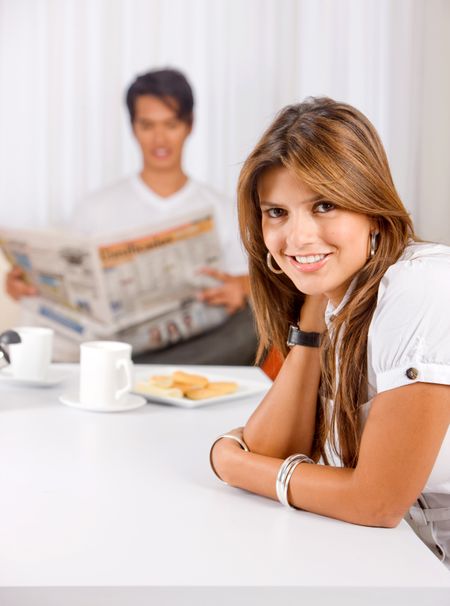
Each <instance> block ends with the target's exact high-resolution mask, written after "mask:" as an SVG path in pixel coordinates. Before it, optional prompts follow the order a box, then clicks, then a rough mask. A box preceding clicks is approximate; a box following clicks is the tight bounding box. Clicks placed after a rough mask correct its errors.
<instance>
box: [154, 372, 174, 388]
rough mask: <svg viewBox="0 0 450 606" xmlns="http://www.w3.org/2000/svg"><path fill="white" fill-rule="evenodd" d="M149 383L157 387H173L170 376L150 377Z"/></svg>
mask: <svg viewBox="0 0 450 606" xmlns="http://www.w3.org/2000/svg"><path fill="white" fill-rule="evenodd" d="M149 383H151V384H152V385H156V386H157V387H173V377H172V376H171V375H152V376H151V377H150V379H149Z"/></svg>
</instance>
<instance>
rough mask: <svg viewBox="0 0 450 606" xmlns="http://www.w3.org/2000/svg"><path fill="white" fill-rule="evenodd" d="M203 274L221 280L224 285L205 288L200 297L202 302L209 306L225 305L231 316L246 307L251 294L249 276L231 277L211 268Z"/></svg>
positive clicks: (204, 270)
mask: <svg viewBox="0 0 450 606" xmlns="http://www.w3.org/2000/svg"><path fill="white" fill-rule="evenodd" d="M201 273H203V274H205V275H207V276H211V277H212V278H215V279H216V280H220V282H222V284H220V285H219V286H214V287H212V288H205V290H203V291H202V292H201V293H199V295H198V298H199V300H200V301H203V302H204V303H207V304H208V305H223V306H224V307H225V309H226V310H227V312H228V313H229V314H234V313H235V312H237V311H238V310H239V309H242V308H243V307H245V304H246V302H247V298H248V295H249V293H250V285H249V279H248V276H231V275H230V274H227V273H224V272H221V271H218V270H217V269H211V268H210V267H207V268H204V269H202V272H201Z"/></svg>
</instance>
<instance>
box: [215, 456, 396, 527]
mask: <svg viewBox="0 0 450 606" xmlns="http://www.w3.org/2000/svg"><path fill="white" fill-rule="evenodd" d="M223 446H224V448H221V449H218V450H217V453H216V454H215V456H216V458H215V465H217V467H218V469H219V473H221V474H223V476H222V477H223V479H224V480H225V481H226V482H227V483H228V484H230V485H232V486H235V487H236V488H242V489H245V490H248V491H250V492H253V493H255V494H259V495H261V496H265V497H269V498H271V499H274V500H277V495H276V477H277V474H278V470H279V468H280V465H281V464H282V462H283V461H282V459H279V458H276V457H266V456H263V455H258V454H254V453H246V452H244V451H243V450H241V449H240V448H239V446H237V447H235V446H234V445H228V444H224V445H223ZM288 500H289V502H290V503H291V504H292V505H294V506H295V507H297V508H298V509H304V510H306V511H310V512H312V513H317V514H320V515H323V516H327V517H330V518H335V519H338V520H343V521H345V522H350V523H353V524H361V525H364V526H384V527H390V526H395V525H396V524H397V523H398V522H399V521H400V519H401V516H397V515H396V514H392V513H391V511H390V505H389V503H388V502H385V501H383V500H382V499H379V498H378V496H377V491H376V490H373V491H372V490H370V491H366V490H362V487H361V486H360V485H359V482H358V480H357V479H356V477H355V470H353V469H348V468H341V467H330V466H328V465H311V464H308V463H302V464H301V465H298V466H297V468H296V469H295V471H294V474H293V475H292V478H291V481H290V485H289V491H288ZM280 507H281V504H280Z"/></svg>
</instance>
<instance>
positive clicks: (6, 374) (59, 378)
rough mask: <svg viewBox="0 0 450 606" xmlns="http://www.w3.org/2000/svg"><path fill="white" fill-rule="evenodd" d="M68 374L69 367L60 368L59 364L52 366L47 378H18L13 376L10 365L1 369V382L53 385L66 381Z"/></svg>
mask: <svg viewBox="0 0 450 606" xmlns="http://www.w3.org/2000/svg"><path fill="white" fill-rule="evenodd" d="M68 376H69V373H68V372H67V369H64V368H58V366H50V368H49V369H48V373H47V376H46V377H45V379H18V378H16V377H13V375H12V371H11V367H10V366H5V367H4V368H2V369H1V370H0V382H2V383H9V384H10V385H22V386H23V387H53V386H54V385H59V383H62V382H63V381H65V379H67V377H68Z"/></svg>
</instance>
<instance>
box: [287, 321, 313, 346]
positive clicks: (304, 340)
mask: <svg viewBox="0 0 450 606" xmlns="http://www.w3.org/2000/svg"><path fill="white" fill-rule="evenodd" d="M321 341H322V334H321V333H320V332H305V331H303V330H300V328H299V327H298V326H294V325H293V324H291V326H289V332H288V338H287V341H286V343H287V345H288V346H289V347H294V345H305V347H320V343H321Z"/></svg>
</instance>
